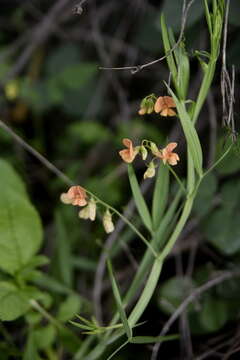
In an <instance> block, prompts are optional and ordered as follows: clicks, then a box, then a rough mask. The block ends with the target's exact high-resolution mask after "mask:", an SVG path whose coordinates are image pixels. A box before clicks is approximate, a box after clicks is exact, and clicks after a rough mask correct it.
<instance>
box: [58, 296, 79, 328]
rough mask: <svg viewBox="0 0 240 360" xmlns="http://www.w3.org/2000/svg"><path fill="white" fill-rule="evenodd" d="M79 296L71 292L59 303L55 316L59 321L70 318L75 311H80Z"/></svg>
mask: <svg viewBox="0 0 240 360" xmlns="http://www.w3.org/2000/svg"><path fill="white" fill-rule="evenodd" d="M81 303H82V301H81V298H80V297H79V296H78V295H77V294H72V295H69V296H68V297H67V299H66V300H65V301H64V302H63V303H62V304H61V305H60V307H59V310H58V314H57V318H58V319H59V320H60V321H68V320H71V319H72V318H73V317H74V316H75V315H76V314H77V313H79V312H80V307H81Z"/></svg>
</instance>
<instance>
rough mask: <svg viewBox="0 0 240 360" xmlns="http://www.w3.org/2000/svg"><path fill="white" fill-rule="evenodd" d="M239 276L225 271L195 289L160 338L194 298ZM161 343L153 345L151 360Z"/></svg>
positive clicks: (153, 359)
mask: <svg viewBox="0 0 240 360" xmlns="http://www.w3.org/2000/svg"><path fill="white" fill-rule="evenodd" d="M236 276H240V271H235V272H231V271H225V272H223V273H221V274H220V275H219V276H217V277H215V278H213V279H212V280H209V281H208V282H206V283H205V284H203V285H201V286H199V287H198V288H197V289H195V290H194V291H193V292H192V293H191V294H190V295H189V296H188V297H187V298H186V299H185V300H184V301H183V302H182V304H181V305H180V306H179V307H178V308H177V309H176V311H175V312H174V313H173V314H172V316H171V317H170V318H169V320H168V321H167V322H166V324H165V325H164V326H163V328H162V331H161V332H160V336H164V335H166V334H167V332H168V331H169V330H170V327H171V326H172V324H173V323H174V322H175V321H176V320H177V318H178V317H179V316H180V315H181V314H182V313H183V311H184V310H186V308H187V307H188V305H189V304H190V303H192V302H193V301H194V300H195V299H196V298H198V297H199V296H200V295H201V294H203V293H204V292H206V291H207V290H209V289H211V288H212V287H214V286H217V285H218V284H220V283H222V282H223V281H226V280H229V279H231V278H233V277H236ZM160 346H161V343H158V344H155V346H154V348H153V351H152V356H151V360H156V359H157V355H158V351H159V349H160Z"/></svg>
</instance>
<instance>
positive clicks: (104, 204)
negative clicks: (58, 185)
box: [85, 189, 158, 257]
mask: <svg viewBox="0 0 240 360" xmlns="http://www.w3.org/2000/svg"><path fill="white" fill-rule="evenodd" d="M85 190H86V189H85ZM86 192H87V193H88V194H89V195H91V196H92V197H93V198H94V199H95V200H96V201H98V202H99V203H100V204H102V205H103V206H105V207H106V208H108V209H110V210H112V212H114V213H115V214H116V215H118V217H120V218H121V219H122V220H123V221H124V222H125V223H126V224H127V225H128V226H129V227H130V228H131V229H132V230H133V232H135V233H136V234H137V235H138V236H139V238H140V239H141V240H142V241H143V242H144V244H145V245H146V246H147V247H148V248H149V249H150V250H151V252H152V253H153V255H154V256H155V257H158V253H157V252H156V250H155V249H154V248H153V247H152V245H151V244H150V242H149V241H148V240H147V239H146V238H145V237H144V236H143V235H142V234H141V233H140V231H139V230H138V229H137V228H136V227H135V226H134V225H133V224H132V223H131V221H129V220H128V219H127V218H126V217H125V216H124V215H122V214H121V213H120V212H119V211H118V210H117V209H115V208H114V207H112V206H111V205H108V204H107V203H106V202H105V201H102V200H101V199H99V198H98V197H97V196H96V195H94V194H93V193H92V192H91V191H89V190H86Z"/></svg>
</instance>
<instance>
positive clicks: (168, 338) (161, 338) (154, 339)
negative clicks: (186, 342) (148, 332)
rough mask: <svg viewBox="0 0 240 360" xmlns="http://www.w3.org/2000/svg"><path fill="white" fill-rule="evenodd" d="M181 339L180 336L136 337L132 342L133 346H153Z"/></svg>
mask: <svg viewBox="0 0 240 360" xmlns="http://www.w3.org/2000/svg"><path fill="white" fill-rule="evenodd" d="M176 339H179V335H167V336H134V337H133V338H132V339H131V340H130V342H131V343H133V344H151V343H158V342H164V341H171V340H176Z"/></svg>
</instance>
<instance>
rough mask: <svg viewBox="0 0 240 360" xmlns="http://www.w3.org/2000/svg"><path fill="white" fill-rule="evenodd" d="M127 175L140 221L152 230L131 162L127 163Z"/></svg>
mask: <svg viewBox="0 0 240 360" xmlns="http://www.w3.org/2000/svg"><path fill="white" fill-rule="evenodd" d="M128 176H129V182H130V185H131V189H132V193H133V197H134V200H135V203H136V207H137V210H138V212H139V215H140V216H141V218H142V221H143V223H144V225H145V226H146V228H147V229H148V230H149V231H150V232H151V231H152V220H151V216H150V213H149V210H148V207H147V205H146V202H145V200H144V198H143V195H142V193H141V189H140V187H139V184H138V181H137V178H136V175H135V172H134V169H133V166H132V165H131V164H130V165H128Z"/></svg>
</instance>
